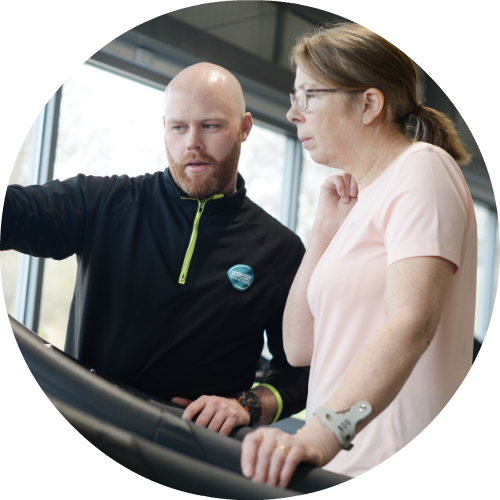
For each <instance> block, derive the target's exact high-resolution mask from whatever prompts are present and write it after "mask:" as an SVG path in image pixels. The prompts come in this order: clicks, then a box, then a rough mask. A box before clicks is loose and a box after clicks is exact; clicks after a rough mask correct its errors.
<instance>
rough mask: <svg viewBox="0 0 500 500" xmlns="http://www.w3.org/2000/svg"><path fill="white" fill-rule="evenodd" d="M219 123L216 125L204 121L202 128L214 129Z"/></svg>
mask: <svg viewBox="0 0 500 500" xmlns="http://www.w3.org/2000/svg"><path fill="white" fill-rule="evenodd" d="M218 126H219V125H216V124H214V123H205V124H204V125H203V127H204V128H206V129H208V130H214V129H216V128H217V127H218Z"/></svg>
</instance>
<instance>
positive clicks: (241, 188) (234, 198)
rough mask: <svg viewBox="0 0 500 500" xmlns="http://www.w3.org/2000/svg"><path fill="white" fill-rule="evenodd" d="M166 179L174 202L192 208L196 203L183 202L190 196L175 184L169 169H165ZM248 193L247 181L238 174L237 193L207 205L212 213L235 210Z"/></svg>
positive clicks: (168, 190) (191, 201) (190, 201)
mask: <svg viewBox="0 0 500 500" xmlns="http://www.w3.org/2000/svg"><path fill="white" fill-rule="evenodd" d="M165 179H166V181H167V192H168V194H169V195H170V196H172V198H173V199H174V200H176V201H177V202H178V203H180V204H182V205H186V206H190V205H192V204H193V203H194V202H193V200H183V198H189V196H188V195H187V194H186V193H185V192H184V191H183V190H182V189H181V188H180V187H179V186H178V185H177V184H176V183H175V181H174V178H173V177H172V174H171V173H170V170H169V169H168V168H166V169H165ZM246 192H247V190H246V187H245V180H244V179H243V177H242V176H241V174H240V173H239V172H238V179H237V181H236V193H233V194H230V195H224V198H220V199H218V200H213V201H214V202H215V203H207V210H209V211H211V212H212V211H216V210H217V211H218V210H224V211H228V210H234V209H235V208H238V207H240V206H241V204H242V203H243V200H244V199H245V195H246Z"/></svg>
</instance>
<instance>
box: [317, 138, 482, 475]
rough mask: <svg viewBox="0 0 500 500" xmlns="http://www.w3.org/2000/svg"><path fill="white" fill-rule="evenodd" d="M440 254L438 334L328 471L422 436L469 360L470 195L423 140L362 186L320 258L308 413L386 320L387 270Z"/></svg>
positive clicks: (367, 464) (358, 467)
mask: <svg viewBox="0 0 500 500" xmlns="http://www.w3.org/2000/svg"><path fill="white" fill-rule="evenodd" d="M421 256H440V257H443V258H445V259H447V260H449V261H451V262H453V263H454V264H455V265H456V268H455V274H454V275H453V277H452V279H451V283H450V286H449V289H448V292H447V295H446V300H445V305H444V310H443V314H442V317H441V321H440V323H439V326H438V329H437V332H436V334H435V337H434V339H433V340H432V342H431V344H430V346H429V347H428V349H427V350H426V351H425V353H424V354H423V356H422V357H421V358H420V360H419V361H418V363H417V365H416V366H415V368H414V370H413V372H412V374H411V375H410V377H409V379H408V380H407V382H406V384H405V385H404V386H403V388H402V390H401V391H400V393H399V394H398V396H397V397H396V399H395V400H394V401H393V402H392V403H391V404H390V405H389V407H388V408H386V410H385V411H384V412H383V413H381V414H380V415H379V416H378V417H377V418H376V419H374V420H373V421H372V422H371V423H370V424H369V425H367V426H366V427H365V429H364V430H363V431H362V432H361V433H360V434H359V435H357V436H356V437H355V438H354V440H353V444H354V448H353V449H352V450H350V451H344V450H342V451H341V452H340V453H339V454H338V455H337V456H336V457H335V458H334V459H333V460H332V461H331V462H330V463H329V464H327V465H326V466H325V468H326V469H328V470H331V471H334V472H338V473H342V474H346V475H349V476H356V475H358V474H361V473H363V472H365V471H367V470H368V469H371V468H372V467H375V466H376V465H378V464H379V463H381V462H382V461H384V460H386V459H387V458H389V457H390V456H391V455H393V454H394V453H396V452H397V451H398V450H400V449H401V448H402V447H403V446H405V445H406V444H407V443H409V442H410V441H411V440H412V439H413V438H414V437H415V436H417V435H418V434H419V433H420V432H421V431H422V430H423V429H424V428H425V427H426V426H427V425H428V424H429V423H430V422H431V421H432V420H433V419H434V418H435V417H436V415H437V414H438V413H439V412H440V411H441V410H442V408H443V407H444V406H445V405H446V403H447V402H448V401H449V399H450V398H451V397H452V396H453V394H454V392H455V391H456V390H457V388H458V387H459V385H460V384H461V382H462V380H463V379H464V377H465V376H466V374H467V372H468V371H469V369H470V367H471V365H472V348H473V335H474V309H475V298H476V265H477V263H476V260H477V236H476V220H475V215H474V207H473V203H472V198H471V196H470V193H469V190H468V188H467V184H466V182H465V179H464V177H463V175H462V173H461V171H460V169H459V167H458V165H457V164H456V163H455V161H454V160H453V159H452V158H451V156H450V155H448V154H447V153H446V152H445V151H443V150H442V149H440V148H438V147H436V146H432V145H430V144H426V143H423V142H419V143H416V144H414V145H412V146H411V147H410V148H408V149H407V150H406V151H405V152H404V153H403V154H402V155H401V156H400V157H399V158H397V160H396V161H395V162H394V163H392V164H391V165H390V166H389V167H388V168H387V169H386V170H385V171H384V172H383V174H382V175H381V176H380V177H379V178H378V179H377V180H376V181H375V182H373V183H372V184H370V185H369V186H368V187H367V188H365V189H364V190H362V191H361V192H360V194H359V197H358V202H357V204H356V205H355V206H354V208H353V209H352V211H351V212H350V213H349V215H348V216H347V218H346V220H345V221H344V223H343V225H342V227H341V228H340V229H339V231H338V232H337V234H336V235H335V237H334V239H333V240H332V242H331V243H330V245H329V246H328V248H327V250H326V251H325V253H324V255H323V256H322V257H321V259H320V261H319V262H318V265H317V266H316V269H315V270H314V272H313V275H312V276H311V281H310V283H309V287H308V290H307V298H308V302H309V306H310V308H311V312H312V314H313V316H314V353H313V358H312V362H311V374H310V380H309V396H308V401H307V420H309V419H310V418H311V417H312V416H313V413H314V411H315V410H316V409H317V408H318V407H320V406H323V405H324V403H326V401H327V400H328V399H329V398H330V397H331V396H332V394H333V393H334V392H335V390H336V388H337V386H338V385H339V384H340V382H341V381H342V378H343V377H344V374H345V373H346V371H347V369H348V368H349V366H350V365H351V363H352V362H353V361H354V359H355V358H356V356H357V355H358V354H359V353H360V352H361V350H362V349H363V346H364V345H365V343H366V342H367V341H368V339H369V338H370V337H371V336H372V335H373V334H374V333H375V332H376V331H377V329H379V328H380V327H381V326H382V325H383V324H384V315H385V304H384V293H385V283H386V276H387V269H388V267H389V266H390V265H391V264H392V263H394V262H396V261H399V260H402V259H408V258H411V257H421Z"/></svg>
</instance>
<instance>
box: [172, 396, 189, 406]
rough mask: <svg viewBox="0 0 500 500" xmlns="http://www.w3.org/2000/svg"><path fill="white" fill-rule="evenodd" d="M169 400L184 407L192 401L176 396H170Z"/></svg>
mask: <svg viewBox="0 0 500 500" xmlns="http://www.w3.org/2000/svg"><path fill="white" fill-rule="evenodd" d="M170 401H172V403H174V404H175V405H179V406H183V407H184V408H186V406H189V405H190V404H191V403H192V401H191V400H190V399H187V398H178V397H175V398H172V399H171V400H170Z"/></svg>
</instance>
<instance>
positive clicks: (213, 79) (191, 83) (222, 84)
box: [163, 62, 245, 118]
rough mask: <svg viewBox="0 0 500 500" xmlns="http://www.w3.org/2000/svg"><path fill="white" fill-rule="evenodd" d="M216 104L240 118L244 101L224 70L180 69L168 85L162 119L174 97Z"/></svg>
mask: <svg viewBox="0 0 500 500" xmlns="http://www.w3.org/2000/svg"><path fill="white" fill-rule="evenodd" d="M178 93H182V94H189V95H192V96H193V97H194V96H196V98H197V99H200V98H203V99H206V98H208V99H211V100H215V101H216V102H218V103H219V104H220V105H221V106H222V108H223V110H224V111H225V112H226V113H230V114H231V115H232V116H234V117H238V118H240V117H241V118H243V115H244V113H245V99H244V97H243V90H242V89H241V85H240V82H238V80H237V79H236V78H235V77H234V75H233V74H232V73H230V72H229V71H228V70H227V69H225V68H223V67H221V66H217V65H215V64H211V63H206V62H203V63H198V64H194V65H193V66H189V67H188V68H186V69H184V70H182V71H181V72H180V73H179V74H178V75H177V76H176V77H175V78H174V79H173V80H172V81H171V82H170V83H169V84H168V86H167V88H166V89H165V94H164V97H163V109H164V111H165V116H167V114H168V109H169V107H170V103H171V102H172V99H175V96H176V94H178Z"/></svg>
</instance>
